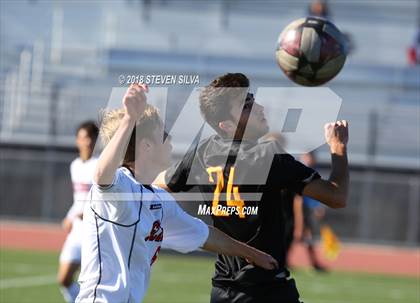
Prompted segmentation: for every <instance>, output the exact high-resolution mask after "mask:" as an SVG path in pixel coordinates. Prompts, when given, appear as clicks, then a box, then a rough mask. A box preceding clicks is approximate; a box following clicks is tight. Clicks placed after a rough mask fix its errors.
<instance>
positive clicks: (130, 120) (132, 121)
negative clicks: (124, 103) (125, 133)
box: [122, 114, 137, 124]
mask: <svg viewBox="0 0 420 303" xmlns="http://www.w3.org/2000/svg"><path fill="white" fill-rule="evenodd" d="M122 121H124V122H126V123H129V124H136V122H137V119H136V118H135V117H133V116H131V115H129V114H125V115H124V117H123V119H122Z"/></svg>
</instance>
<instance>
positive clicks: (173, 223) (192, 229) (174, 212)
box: [162, 200, 209, 253]
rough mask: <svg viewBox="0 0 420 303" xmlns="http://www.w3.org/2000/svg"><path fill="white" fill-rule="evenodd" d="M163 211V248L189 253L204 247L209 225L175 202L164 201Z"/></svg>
mask: <svg viewBox="0 0 420 303" xmlns="http://www.w3.org/2000/svg"><path fill="white" fill-rule="evenodd" d="M163 209H164V214H163V222H162V225H163V230H164V232H163V242H162V247H163V248H169V249H173V250H176V251H179V252H181V253H188V252H191V251H194V250H197V249H198V248H200V247H201V246H203V244H204V243H205V242H206V240H207V238H208V236H209V228H208V226H207V224H205V223H204V222H203V221H202V220H200V219H198V218H194V217H192V216H190V215H189V214H187V213H186V212H185V211H184V210H183V209H182V208H181V207H180V206H179V205H178V203H177V202H175V201H174V200H172V201H164V202H163Z"/></svg>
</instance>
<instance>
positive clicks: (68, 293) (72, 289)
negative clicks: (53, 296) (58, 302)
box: [60, 282, 80, 303]
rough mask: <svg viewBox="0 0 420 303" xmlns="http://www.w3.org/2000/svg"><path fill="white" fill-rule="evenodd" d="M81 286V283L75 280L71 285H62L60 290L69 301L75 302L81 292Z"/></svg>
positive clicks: (68, 302)
mask: <svg viewBox="0 0 420 303" xmlns="http://www.w3.org/2000/svg"><path fill="white" fill-rule="evenodd" d="M79 288H80V287H79V284H78V283H76V282H73V283H72V284H71V285H70V286H69V287H60V291H61V293H62V294H63V297H64V300H65V301H66V302H67V303H74V301H76V297H77V295H78V294H79Z"/></svg>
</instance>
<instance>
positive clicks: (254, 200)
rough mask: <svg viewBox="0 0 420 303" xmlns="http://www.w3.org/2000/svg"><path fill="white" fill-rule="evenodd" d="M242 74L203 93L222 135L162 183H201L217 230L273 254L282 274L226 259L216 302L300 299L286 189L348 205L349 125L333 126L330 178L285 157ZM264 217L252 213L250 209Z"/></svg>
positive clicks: (205, 108)
mask: <svg viewBox="0 0 420 303" xmlns="http://www.w3.org/2000/svg"><path fill="white" fill-rule="evenodd" d="M248 88H249V80H248V78H247V77H246V76H245V75H243V74H240V73H235V74H232V73H229V74H225V75H223V76H221V77H218V78H216V79H215V80H214V81H213V82H211V84H210V85H208V86H207V87H205V88H204V89H203V91H202V92H201V94H200V110H201V113H202V115H203V116H204V118H205V120H206V122H207V123H208V124H210V126H212V128H213V129H214V130H215V131H216V132H217V135H214V136H211V137H210V138H207V139H205V140H203V141H201V142H200V143H199V144H196V145H195V146H194V145H193V146H192V147H191V148H190V150H189V151H188V152H187V153H186V155H185V156H184V158H183V159H182V160H181V161H180V162H179V163H177V164H176V165H174V166H172V167H171V168H170V169H168V170H167V171H165V172H163V173H161V174H160V175H159V177H158V178H157V180H156V181H155V183H157V184H159V185H160V186H162V187H164V188H166V189H167V190H169V191H172V192H187V191H189V190H192V189H193V188H195V187H196V186H198V188H199V189H200V192H201V193H202V195H203V197H204V201H205V202H206V203H207V205H209V206H211V210H212V218H213V223H214V226H215V227H217V228H219V229H220V230H222V231H224V232H225V233H227V234H228V235H230V236H232V237H233V238H235V239H238V240H240V241H244V242H246V243H248V244H249V245H251V246H254V247H256V248H258V249H261V250H262V251H265V252H267V253H269V254H271V255H272V256H273V257H274V258H275V259H276V260H277V261H278V263H279V265H280V268H279V269H278V270H272V271H268V270H264V269H261V268H258V267H255V266H253V265H251V264H249V263H248V262H246V260H244V259H242V258H238V257H230V256H225V255H218V257H217V261H216V264H215V274H214V277H213V279H212V284H213V288H212V292H211V302H212V303H225V302H226V303H227V302H235V303H236V302H240V303H249V302H252V303H254V302H255V303H271V302H273V303H274V302H276V303H279V302H287V303H297V302H299V294H298V291H297V289H296V287H295V283H294V280H293V279H290V278H289V273H288V271H287V269H286V265H285V256H286V245H285V240H284V241H281V239H284V238H285V220H284V212H283V205H282V203H283V201H282V200H281V195H280V192H281V190H284V189H285V190H289V191H292V192H295V193H298V194H304V195H306V196H309V197H312V198H314V199H316V200H318V201H321V202H323V203H324V204H326V205H327V206H329V207H333V208H341V207H344V206H345V205H346V199H347V190H348V167H347V155H346V144H347V141H348V128H347V122H346V121H337V122H335V123H329V124H327V125H326V126H325V138H326V141H327V143H328V144H329V146H330V150H331V156H332V172H331V175H330V178H329V179H328V180H323V179H321V178H320V175H319V174H318V173H317V172H316V171H315V170H313V169H312V168H309V167H306V166H305V165H303V164H301V163H300V162H298V161H296V160H295V159H294V158H293V157H292V156H290V155H288V154H286V153H284V152H282V150H281V146H279V144H278V142H277V141H276V140H265V141H261V140H260V139H261V137H263V136H264V135H265V134H266V133H267V132H268V125H267V121H266V120H265V117H264V108H263V107H262V106H261V105H259V104H258V103H256V102H255V100H254V98H253V95H252V94H250V93H249V92H248ZM250 206H252V207H258V212H257V213H256V214H255V213H253V214H248V213H247V212H246V210H247V209H249V207H250Z"/></svg>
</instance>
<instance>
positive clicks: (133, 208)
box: [76, 168, 209, 303]
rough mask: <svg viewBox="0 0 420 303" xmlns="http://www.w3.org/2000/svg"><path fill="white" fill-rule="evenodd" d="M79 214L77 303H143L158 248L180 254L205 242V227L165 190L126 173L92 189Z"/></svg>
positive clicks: (124, 170) (121, 173)
mask: <svg viewBox="0 0 420 303" xmlns="http://www.w3.org/2000/svg"><path fill="white" fill-rule="evenodd" d="M90 197H91V202H90V205H89V204H86V207H85V211H84V214H83V229H84V232H83V244H82V268H81V273H80V276H79V282H80V292H79V296H78V297H77V300H76V302H111V303H119V302H123V303H127V302H129V303H134V302H135V303H138V302H142V300H143V297H144V295H145V293H146V290H147V288H148V285H149V278H150V271H151V267H152V264H153V263H154V262H155V261H156V258H157V255H158V253H159V250H160V248H161V246H162V247H166V248H171V249H174V250H177V251H180V252H183V253H186V252H190V251H193V250H196V249H198V248H199V247H201V246H202V245H203V244H204V243H205V241H206V240H207V237H208V234H209V230H208V227H207V225H206V224H205V223H204V222H203V221H201V220H199V219H197V218H194V217H192V216H190V215H188V214H186V213H185V212H184V211H183V210H182V209H181V208H180V207H179V206H178V204H177V203H176V202H175V200H173V198H172V196H171V195H170V194H168V193H167V192H166V191H164V190H163V189H160V188H157V187H154V186H153V187H150V186H144V185H141V184H140V183H139V182H137V181H136V180H135V179H134V177H133V176H132V175H131V173H130V171H129V170H128V169H126V168H120V169H118V170H117V172H116V175H115V177H114V181H113V184H112V185H111V186H110V187H107V188H105V189H104V188H103V187H98V186H97V185H93V186H92V189H91V192H90Z"/></svg>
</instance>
